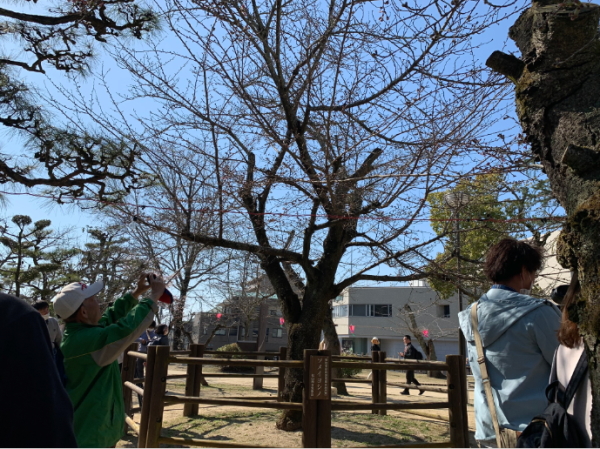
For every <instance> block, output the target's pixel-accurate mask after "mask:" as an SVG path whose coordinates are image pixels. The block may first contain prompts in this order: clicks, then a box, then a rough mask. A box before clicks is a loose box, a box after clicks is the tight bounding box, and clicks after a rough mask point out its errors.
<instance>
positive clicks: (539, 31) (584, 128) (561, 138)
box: [488, 0, 600, 445]
mask: <svg viewBox="0 0 600 449" xmlns="http://www.w3.org/2000/svg"><path fill="white" fill-rule="evenodd" d="M558 3H559V2H558V1H551V0H550V1H546V2H544V3H543V4H542V3H534V4H533V6H532V8H530V9H528V10H527V11H525V12H524V13H523V14H522V15H521V16H520V17H519V19H518V20H517V22H516V23H515V25H514V26H513V27H512V28H511V30H510V37H511V38H512V39H513V40H515V41H516V43H517V45H518V47H519V49H520V50H521V53H522V59H521V60H519V59H517V58H515V57H514V56H509V55H504V54H502V53H500V52H495V53H494V54H493V55H492V56H491V57H490V59H489V60H488V65H489V66H490V67H492V68H493V69H494V70H496V71H497V72H499V73H502V74H504V75H506V76H508V77H509V78H510V79H511V80H512V81H513V82H514V83H515V85H516V100H517V112H518V115H519V119H520V121H521V125H522V126H523V129H524V131H525V133H526V135H527V140H528V142H529V143H530V144H531V147H532V151H533V153H534V155H535V156H536V158H537V159H539V160H541V163H542V164H543V167H544V170H545V172H546V173H547V174H548V177H549V179H550V183H551V185H552V190H553V191H554V194H555V195H556V197H557V199H558V200H559V201H560V203H561V205H562V206H563V207H564V208H565V210H566V212H567V214H568V221H567V223H566V225H565V227H564V229H563V232H562V234H561V237H560V239H559V244H558V252H559V260H560V262H561V264H563V266H565V267H566V268H570V269H571V270H577V271H578V273H579V279H580V280H581V285H582V299H583V301H581V302H580V303H579V307H578V309H579V310H578V312H579V313H577V316H574V317H572V318H573V319H574V321H576V322H577V323H578V325H579V328H580V330H581V334H582V336H583V338H584V341H585V345H586V348H587V352H588V356H589V358H590V367H596V366H598V364H599V363H600V344H599V343H600V338H599V337H600V238H599V236H600V191H599V181H600V152H599V150H600V140H599V137H600V40H599V38H598V20H599V18H600V8H599V7H598V6H595V5H589V4H580V3H579V2H573V3H561V4H558ZM590 379H591V383H592V395H593V408H592V433H593V436H594V445H598V443H600V370H598V369H593V368H592V369H590Z"/></svg>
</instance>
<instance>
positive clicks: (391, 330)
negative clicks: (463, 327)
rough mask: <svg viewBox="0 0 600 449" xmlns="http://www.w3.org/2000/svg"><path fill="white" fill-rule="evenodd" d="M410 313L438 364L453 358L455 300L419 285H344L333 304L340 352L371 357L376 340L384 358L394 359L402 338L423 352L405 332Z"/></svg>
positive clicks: (422, 283) (456, 306) (455, 347)
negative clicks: (447, 358)
mask: <svg viewBox="0 0 600 449" xmlns="http://www.w3.org/2000/svg"><path fill="white" fill-rule="evenodd" d="M465 305H466V301H465ZM407 306H408V307H407ZM411 312H412V313H413V316H414V319H415V320H416V323H417V327H418V329H419V330H421V331H422V332H423V333H424V334H426V335H427V336H428V337H427V339H432V340H433V342H434V345H435V350H436V355H437V358H438V359H439V360H443V359H444V358H445V357H446V355H447V354H458V317H457V314H458V297H457V296H453V297H451V298H449V299H447V300H442V299H440V298H439V297H438V294H437V293H436V292H435V291H434V290H433V289H432V288H431V287H429V286H428V285H427V283H426V282H424V281H418V282H413V283H412V284H411V285H408V286H405V287H404V286H403V287H349V288H347V289H346V290H345V291H344V292H343V293H342V295H341V296H339V297H338V298H337V300H336V301H334V302H333V320H334V323H335V324H336V329H337V333H338V335H339V338H340V343H341V345H342V348H345V349H350V350H352V351H353V352H354V353H356V354H370V353H371V338H372V337H374V336H375V337H378V338H379V341H380V342H381V350H382V351H386V352H387V354H388V357H397V354H398V352H401V351H403V350H404V343H403V341H402V338H403V337H404V335H406V334H409V335H411V336H412V337H413V338H412V343H413V345H414V346H415V347H417V348H418V349H420V350H421V352H423V354H425V352H424V351H423V350H422V348H420V345H419V342H418V341H417V339H416V338H414V335H413V334H412V332H411V330H410V329H411V327H412V324H411V317H410V313H411Z"/></svg>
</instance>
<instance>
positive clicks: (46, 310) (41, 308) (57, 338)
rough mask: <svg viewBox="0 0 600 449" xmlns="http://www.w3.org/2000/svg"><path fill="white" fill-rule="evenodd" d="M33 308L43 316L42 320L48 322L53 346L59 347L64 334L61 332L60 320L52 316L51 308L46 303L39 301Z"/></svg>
mask: <svg viewBox="0 0 600 449" xmlns="http://www.w3.org/2000/svg"><path fill="white" fill-rule="evenodd" d="M33 308H34V309H35V310H37V311H38V312H39V314H40V315H42V318H43V319H44V321H45V322H46V326H47V327H48V333H49V334H50V341H51V342H52V346H54V347H59V346H60V343H61V342H62V332H61V331H60V327H59V325H58V320H57V319H56V318H52V317H51V316H50V306H49V305H48V303H47V302H46V301H37V302H36V303H35V304H34V305H33Z"/></svg>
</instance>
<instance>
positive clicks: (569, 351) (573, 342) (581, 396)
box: [554, 272, 592, 447]
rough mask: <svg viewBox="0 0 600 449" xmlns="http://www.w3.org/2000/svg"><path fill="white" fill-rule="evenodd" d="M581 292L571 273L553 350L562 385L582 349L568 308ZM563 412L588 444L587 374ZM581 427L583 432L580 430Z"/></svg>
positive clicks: (589, 398)
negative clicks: (556, 344) (572, 421)
mask: <svg viewBox="0 0 600 449" xmlns="http://www.w3.org/2000/svg"><path fill="white" fill-rule="evenodd" d="M580 291H581V286H580V284H579V277H578V275H577V272H574V273H573V277H572V279H571V285H569V290H568V291H567V294H566V295H565V299H564V300H563V305H562V309H563V310H562V321H561V324H560V329H559V330H558V340H559V341H560V346H559V347H558V349H557V351H556V357H555V360H554V363H555V364H556V376H557V378H558V381H559V382H560V384H561V385H563V386H564V387H566V386H567V385H568V384H569V381H570V380H571V376H572V375H573V372H574V371H575V367H576V366H577V362H579V358H580V357H581V354H582V353H583V351H584V350H585V347H584V344H583V340H582V339H581V336H580V335H579V329H578V328H577V324H576V323H574V322H573V321H571V319H570V317H569V311H573V309H574V307H576V305H577V298H578V296H579V293H580ZM567 412H568V413H569V414H571V415H572V416H573V417H574V418H575V420H576V422H577V423H578V424H579V426H580V429H581V430H582V432H581V433H582V436H583V435H585V436H587V437H588V440H587V441H586V443H587V444H586V445H585V447H592V443H591V439H592V428H591V413H592V387H591V384H590V378H589V374H588V375H587V376H585V378H584V379H583V381H582V382H581V383H580V384H579V387H578V388H577V391H576V393H575V396H574V397H573V401H571V404H570V405H569V408H568V409H567ZM584 429H585V432H584V431H583V430H584Z"/></svg>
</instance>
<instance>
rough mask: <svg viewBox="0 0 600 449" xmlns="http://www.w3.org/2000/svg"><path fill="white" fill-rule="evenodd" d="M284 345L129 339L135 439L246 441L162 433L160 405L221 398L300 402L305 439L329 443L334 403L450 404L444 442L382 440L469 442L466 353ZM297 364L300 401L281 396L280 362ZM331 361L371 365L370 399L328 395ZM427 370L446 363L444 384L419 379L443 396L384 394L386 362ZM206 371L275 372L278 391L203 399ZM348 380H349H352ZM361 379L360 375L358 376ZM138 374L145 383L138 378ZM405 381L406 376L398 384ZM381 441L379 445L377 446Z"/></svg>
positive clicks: (351, 407)
mask: <svg viewBox="0 0 600 449" xmlns="http://www.w3.org/2000/svg"><path fill="white" fill-rule="evenodd" d="M285 349H286V348H282V349H281V350H280V352H279V353H257V352H253V353H237V352H236V353H223V352H216V351H205V350H204V346H203V345H192V346H191V350H190V351H173V352H171V351H170V350H169V347H168V346H149V347H148V353H147V354H143V353H139V352H136V351H135V348H134V347H132V348H131V349H130V350H128V351H126V353H125V356H124V358H123V368H122V380H123V394H124V398H125V413H126V418H125V420H126V424H127V426H128V427H129V428H131V429H132V430H133V431H134V432H135V433H136V434H137V435H138V447H158V445H159V444H167V445H183V446H193V447H217V448H220V447H246V445H244V444H235V443H225V442H219V441H215V440H209V439H191V438H173V437H164V436H161V429H162V416H163V411H164V407H165V405H169V404H184V410H183V415H184V416H193V415H196V414H198V406H199V405H200V404H206V405H222V406H228V405H229V406H238V407H257V408H267V409H275V410H297V411H301V412H302V429H303V435H302V443H303V447H319V448H320V447H331V416H332V415H331V413H332V411H357V410H371V411H372V413H374V414H381V415H385V414H386V413H387V411H388V410H423V409H448V411H449V425H450V427H449V428H450V432H449V434H450V435H449V436H450V439H449V441H444V442H441V443H420V442H415V443H405V444H401V445H397V446H386V447H468V441H469V440H468V418H467V390H466V373H465V364H464V358H462V357H461V356H458V355H449V356H447V357H446V362H430V361H416V360H415V361H398V360H394V359H387V358H386V355H385V352H375V353H373V355H372V357H371V359H370V360H369V358H365V357H344V356H334V357H332V356H331V353H330V351H318V350H305V351H304V359H303V360H286V352H285ZM208 354H211V355H219V356H221V357H219V358H205V357H204V356H205V355H208ZM240 354H241V355H242V356H244V357H252V358H254V359H253V360H252V359H231V358H228V357H230V356H233V355H236V356H239V355H240ZM268 356H271V357H273V356H277V357H278V358H279V359H278V360H264V357H268ZM136 359H143V360H145V361H146V364H147V366H146V376H145V378H143V379H135V378H134V367H135V360H136ZM171 363H179V364H186V365H187V373H186V374H185V375H168V368H169V364H171ZM204 365H217V366H240V367H254V368H256V370H255V373H254V374H207V373H203V372H202V367H203V366H204ZM264 367H276V368H278V369H279V370H278V374H277V375H274V374H264V372H260V370H261V369H264ZM289 368H296V369H302V370H303V372H304V386H305V388H304V391H303V400H302V403H295V402H286V401H284V400H283V396H282V392H283V387H284V379H285V370H286V369H289ZM332 368H358V369H366V370H369V369H370V370H372V371H373V378H372V380H370V381H367V382H370V383H371V384H372V400H371V402H370V403H368V402H356V401H347V400H332V398H331V382H332V381H336V380H343V381H346V382H347V381H349V379H346V378H344V379H332V378H331V370H332ZM390 369H392V370H427V371H446V372H447V387H446V388H440V387H430V386H421V387H419V388H420V389H422V390H424V391H435V392H438V393H447V400H443V401H434V402H403V403H388V402H387V385H388V383H387V371H388V370H390ZM203 377H206V378H209V377H236V378H250V379H264V378H266V377H277V378H278V389H277V391H278V394H277V397H276V398H268V397H250V398H249V397H243V398H231V397H230V398H226V399H225V398H223V399H208V398H203V397H201V381H202V378H203ZM175 378H185V379H186V383H185V393H184V394H183V395H180V394H173V393H165V392H166V385H167V381H168V380H169V379H175ZM350 381H352V380H350ZM360 381H362V382H364V380H360ZM141 382H143V384H144V386H143V388H140V387H138V386H137V385H136V383H137V384H139V383H141ZM395 385H398V386H401V387H410V388H416V387H412V386H407V385H404V384H395ZM133 392H135V393H137V394H139V395H141V396H142V397H143V398H144V399H143V402H142V407H141V410H139V409H134V408H132V393H133ZM137 411H140V412H141V413H140V422H139V424H138V423H136V422H135V421H134V420H133V413H135V412H137ZM381 447H382V446H381Z"/></svg>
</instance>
